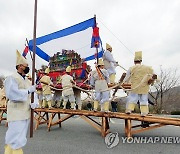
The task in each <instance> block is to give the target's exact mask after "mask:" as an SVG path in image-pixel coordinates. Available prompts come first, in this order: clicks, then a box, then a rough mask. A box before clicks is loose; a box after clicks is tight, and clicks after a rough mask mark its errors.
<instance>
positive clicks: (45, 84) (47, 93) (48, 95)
mask: <svg viewBox="0 0 180 154" xmlns="http://www.w3.org/2000/svg"><path fill="white" fill-rule="evenodd" d="M49 72H50V70H49V68H46V70H45V72H44V75H43V76H42V78H41V79H40V80H39V81H40V83H41V85H42V94H43V104H42V108H45V107H46V106H47V105H48V108H49V109H51V108H52V92H51V87H50V85H52V81H51V78H50V77H49V76H48V74H49Z"/></svg>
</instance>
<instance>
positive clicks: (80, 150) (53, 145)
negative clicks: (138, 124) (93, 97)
mask: <svg viewBox="0 0 180 154" xmlns="http://www.w3.org/2000/svg"><path fill="white" fill-rule="evenodd" d="M110 128H111V132H118V135H119V144H118V145H117V146H115V147H113V148H110V149H109V148H107V146H106V144H105V141H104V139H103V138H102V137H101V135H100V133H99V132H98V131H97V130H95V129H94V128H93V127H91V126H90V125H89V124H88V123H86V122H85V121H83V120H82V119H80V118H71V119H69V120H67V121H65V122H63V123H62V128H58V126H53V127H52V128H51V131H50V132H47V127H46V125H41V126H40V127H39V129H38V130H36V131H35V132H34V137H33V138H29V137H28V142H27V145H26V146H25V147H24V148H23V150H24V154H61V153H62V154H101V153H102V154H111V153H113V154H120V153H121V154H179V153H180V143H179V144H178V143H176V144H175V143H171V144H167V143H159V142H158V143H148V144H147V143H141V144H140V143H130V142H129V143H127V142H126V143H123V140H122V137H125V136H124V122H123V120H118V119H113V122H111V123H110ZM6 130H7V128H6V127H5V126H4V122H2V124H0V154H3V152H4V136H5V132H6ZM28 136H29V134H28ZM134 136H135V137H149V138H151V137H152V138H155V137H162V136H163V137H164V136H166V137H167V136H168V137H179V138H180V127H175V126H165V127H161V128H158V129H153V130H150V131H146V132H143V133H139V134H136V135H134Z"/></svg>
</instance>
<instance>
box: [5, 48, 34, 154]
mask: <svg viewBox="0 0 180 154" xmlns="http://www.w3.org/2000/svg"><path fill="white" fill-rule="evenodd" d="M16 55H17V60H16V69H17V72H16V73H14V74H13V75H11V76H9V77H7V78H6V80H5V84H4V86H5V93H6V97H7V99H9V101H8V103H7V121H8V130H7V132H6V136H5V144H6V145H5V154H23V151H22V147H23V146H25V144H26V142H27V138H26V135H27V131H28V127H29V119H30V107H31V108H35V107H36V106H37V102H36V103H30V94H31V93H33V92H35V90H36V86H31V85H30V82H29V81H28V79H27V78H26V74H27V73H28V72H29V67H28V62H27V60H26V59H25V58H24V57H23V56H21V54H20V53H19V52H18V51H17V52H16ZM34 105H35V106H34Z"/></svg>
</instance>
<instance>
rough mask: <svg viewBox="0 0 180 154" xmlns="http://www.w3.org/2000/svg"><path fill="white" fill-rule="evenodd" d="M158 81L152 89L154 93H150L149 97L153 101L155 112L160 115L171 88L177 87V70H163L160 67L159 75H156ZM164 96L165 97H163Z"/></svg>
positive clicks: (169, 95)
mask: <svg viewBox="0 0 180 154" xmlns="http://www.w3.org/2000/svg"><path fill="white" fill-rule="evenodd" d="M158 77H159V79H160V81H159V82H157V83H156V84H155V85H154V87H155V89H156V91H155V92H153V93H151V96H152V97H153V98H154V101H155V110H156V112H157V113H161V111H162V109H163V105H164V103H165V102H166V101H168V99H170V97H172V95H174V97H175V94H172V95H171V93H168V92H169V91H170V90H171V89H172V88H174V87H176V86H178V85H179V76H178V75H177V69H172V68H170V69H163V68H162V67H160V74H159V75H158ZM165 95H167V96H166V97H165Z"/></svg>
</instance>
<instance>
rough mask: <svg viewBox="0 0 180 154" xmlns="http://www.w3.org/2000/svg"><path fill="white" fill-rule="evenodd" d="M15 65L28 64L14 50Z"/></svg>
mask: <svg viewBox="0 0 180 154" xmlns="http://www.w3.org/2000/svg"><path fill="white" fill-rule="evenodd" d="M16 57H17V58H16V66H17V65H20V64H28V61H27V60H26V59H25V58H24V57H23V56H22V55H21V54H20V53H19V51H18V50H16Z"/></svg>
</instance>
